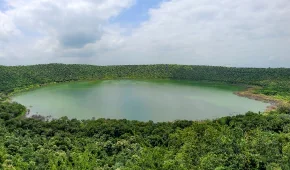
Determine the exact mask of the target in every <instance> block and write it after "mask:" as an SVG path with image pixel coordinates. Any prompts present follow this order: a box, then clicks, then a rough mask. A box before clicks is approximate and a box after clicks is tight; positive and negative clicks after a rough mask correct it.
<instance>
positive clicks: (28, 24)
mask: <svg viewBox="0 0 290 170" xmlns="http://www.w3.org/2000/svg"><path fill="white" fill-rule="evenodd" d="M44 63H80V64H94V65H123V64H187V65H219V66H232V67H290V1H289V0H118V1H117V0H0V65H31V64H44Z"/></svg>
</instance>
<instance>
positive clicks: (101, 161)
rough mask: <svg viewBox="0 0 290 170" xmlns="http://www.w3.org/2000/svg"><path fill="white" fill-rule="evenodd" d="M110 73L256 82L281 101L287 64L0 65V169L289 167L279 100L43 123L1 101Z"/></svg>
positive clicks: (289, 72)
mask: <svg viewBox="0 0 290 170" xmlns="http://www.w3.org/2000/svg"><path fill="white" fill-rule="evenodd" d="M117 78H130V79H134V78H136V79H137V78H138V79H140V78H144V79H145V78H146V79H186V80H199V81H202V80H204V81H211V82H213V81H218V82H226V83H235V84H245V85H255V86H260V87H262V88H259V89H258V90H256V93H262V94H265V95H269V96H274V97H276V98H281V99H283V100H288V101H289V98H288V97H289V96H290V95H289V91H290V89H289V88H290V86H289V81H290V69H283V68H279V69H254V68H228V67H210V66H180V65H144V66H107V67H105V66H91V65H64V64H48V65H34V66H13V67H6V66H0V169H21V170H22V169H57V170H58V169H60V170H61V169H64V170H67V169H96V170H102V169H103V170H110V169H112V170H113V169H114V170H115V169H120V170H127V169H128V170H129V169H136V170H138V169H140V170H142V169H152V170H153V169H154V170H155V169H160V170H163V169H164V170H170V169H172V170H175V169H180V170H186V169H200V170H232V169H241V170H252V169H253V170H255V169H256V170H266V169H268V170H280V169H281V170H284V169H285V170H287V169H290V106H289V105H287V104H283V105H281V106H280V107H279V108H278V109H277V110H276V111H271V112H270V113H268V114H267V115H265V114H257V113H252V112H248V113H246V114H245V115H238V116H232V117H223V118H219V119H216V120H211V121H210V120H206V121H186V120H178V121H174V122H163V123H154V122H152V121H149V122H139V121H129V120H110V119H98V120H76V119H71V120H70V119H68V118H67V117H63V118H60V119H55V120H51V121H45V120H40V119H37V118H33V119H32V118H24V117H22V116H21V115H22V114H23V113H25V112H26V108H25V107H24V106H22V105H20V104H18V103H11V102H6V101H7V98H8V97H7V95H8V94H11V93H14V92H18V91H19V90H23V89H25V88H27V89H30V88H34V87H39V86H41V85H45V84H50V83H54V82H56V83H58V82H66V81H77V80H92V79H117ZM136 114H138V113H136ZM193 114H194V113H193Z"/></svg>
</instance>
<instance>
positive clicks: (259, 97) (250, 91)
mask: <svg viewBox="0 0 290 170" xmlns="http://www.w3.org/2000/svg"><path fill="white" fill-rule="evenodd" d="M259 88H261V87H253V86H252V87H248V88H246V89H245V90H243V91H237V92H234V94H235V95H237V96H240V97H246V98H248V99H252V100H256V101H261V102H264V103H269V104H270V105H269V106H267V108H266V109H265V111H264V112H265V113H267V112H270V111H274V110H276V109H277V107H278V106H279V105H280V104H283V103H284V101H283V100H279V99H275V98H274V97H273V96H267V95H264V94H259V93H255V92H254V91H255V90H257V89H259Z"/></svg>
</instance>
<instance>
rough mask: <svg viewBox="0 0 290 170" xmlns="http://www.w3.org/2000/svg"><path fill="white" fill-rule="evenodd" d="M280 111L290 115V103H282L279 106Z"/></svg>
mask: <svg viewBox="0 0 290 170" xmlns="http://www.w3.org/2000/svg"><path fill="white" fill-rule="evenodd" d="M277 112H278V113H282V114H289V115H290V104H281V105H279V106H278V108H277Z"/></svg>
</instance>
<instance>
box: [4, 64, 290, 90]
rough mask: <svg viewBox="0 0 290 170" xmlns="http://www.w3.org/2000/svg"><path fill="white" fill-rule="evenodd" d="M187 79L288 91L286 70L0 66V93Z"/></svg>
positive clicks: (180, 67)
mask: <svg viewBox="0 0 290 170" xmlns="http://www.w3.org/2000/svg"><path fill="white" fill-rule="evenodd" d="M121 78H130V79H186V80H198V81H200V80H205V81H219V82H226V83H238V84H246V85H259V86H263V87H264V89H263V90H261V91H260V92H261V93H264V94H268V95H276V94H280V95H285V94H284V93H287V92H289V91H290V83H289V82H290V69H288V68H234V67H214V66H189V65H122V66H94V65H76V64H73V65H66V64H45V65H32V66H9V67H8V66H0V80H1V81H0V92H1V91H2V92H6V93H8V92H12V91H13V90H14V89H16V88H22V87H27V86H29V85H37V84H46V83H51V82H66V81H77V80H96V79H121Z"/></svg>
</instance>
